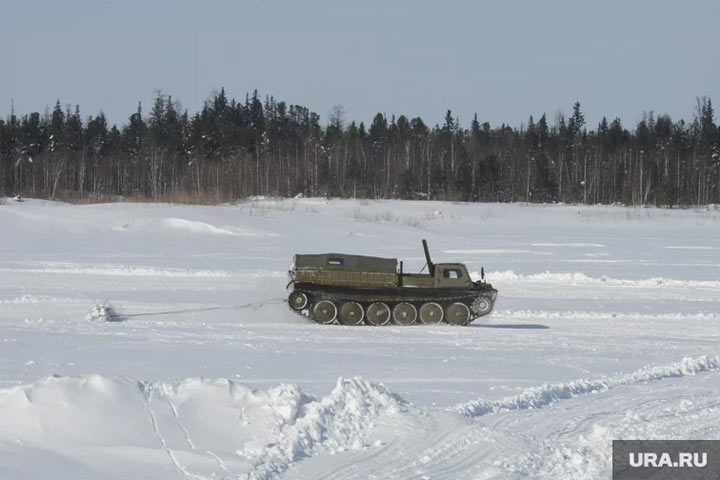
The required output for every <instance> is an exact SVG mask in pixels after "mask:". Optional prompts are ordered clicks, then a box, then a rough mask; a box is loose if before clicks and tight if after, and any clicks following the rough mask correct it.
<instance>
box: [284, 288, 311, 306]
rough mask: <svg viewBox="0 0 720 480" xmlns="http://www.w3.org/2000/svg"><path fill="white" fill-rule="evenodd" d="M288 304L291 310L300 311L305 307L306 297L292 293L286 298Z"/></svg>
mask: <svg viewBox="0 0 720 480" xmlns="http://www.w3.org/2000/svg"><path fill="white" fill-rule="evenodd" d="M288 303H289V304H290V308H292V309H293V310H302V309H303V308H305V307H307V304H308V297H307V295H305V294H304V293H303V292H298V291H294V292H292V293H291V294H290V296H289V297H288Z"/></svg>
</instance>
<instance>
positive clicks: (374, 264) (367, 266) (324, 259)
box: [294, 253, 397, 273]
mask: <svg viewBox="0 0 720 480" xmlns="http://www.w3.org/2000/svg"><path fill="white" fill-rule="evenodd" d="M294 269H295V270H305V269H313V270H331V271H344V272H373V273H397V258H382V257H369V256H365V255H347V254H344V253H321V254H316V255H295V258H294Z"/></svg>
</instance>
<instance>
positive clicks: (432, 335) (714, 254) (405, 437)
mask: <svg viewBox="0 0 720 480" xmlns="http://www.w3.org/2000/svg"><path fill="white" fill-rule="evenodd" d="M0 228H2V229H3V231H4V232H8V233H7V234H6V235H5V236H4V237H3V242H0V365H1V366H2V368H0V478H39V477H41V478H42V477H49V476H52V477H53V478H58V479H63V478H68V479H69V478H79V477H83V476H85V477H90V478H98V477H100V478H135V477H143V478H152V479H165V478H173V479H174V478H258V479H270V478H285V479H293V478H296V479H299V478H358V479H360V478H362V479H365V478H383V479H384V478H395V479H408V478H433V479H436V478H439V479H455V478H607V475H608V469H609V460H608V459H609V453H610V452H609V445H610V442H611V441H612V439H614V438H718V437H720V430H719V429H718V425H720V421H719V420H720V409H719V405H720V400H718V395H717V392H718V385H720V380H719V377H718V375H720V372H718V369H719V368H720V358H719V357H718V355H719V354H720V351H719V350H718V342H719V341H720V329H718V319H719V318H720V277H719V276H718V274H717V271H718V267H719V266H720V250H719V249H718V247H717V239H718V238H720V235H718V234H720V214H719V213H718V211H717V210H715V209H699V210H693V209H688V210H657V209H632V208H624V207H603V206H593V207H577V206H538V205H530V206H527V205H494V204H481V205H477V204H462V203H440V202H403V201H352V200H348V201H338V200H331V201H327V200H323V199H297V200H273V199H260V198H258V199H252V200H250V201H248V202H242V203H239V204H237V205H227V206H218V207H205V206H177V205H162V204H107V205H86V206H71V205H64V204H60V203H52V202H41V201H36V200H28V201H26V202H23V203H16V202H9V203H7V204H5V205H2V206H0ZM421 238H427V239H428V242H429V244H430V250H431V253H432V255H433V257H434V259H435V260H436V261H462V262H465V263H466V264H467V265H468V268H469V269H470V270H471V271H474V272H475V273H474V274H473V275H475V276H477V275H478V273H477V272H479V271H480V267H484V268H485V272H486V276H487V279H488V281H489V282H491V283H493V285H494V286H495V287H496V288H498V290H499V292H500V293H499V299H498V303H497V305H496V309H495V311H494V312H493V314H492V315H490V316H489V317H486V318H484V319H482V320H483V321H478V322H475V323H473V324H472V325H470V326H469V327H466V328H451V327H448V326H429V327H411V328H407V327H404V328H400V327H393V326H390V327H384V328H369V327H365V328H358V327H343V326H320V325H314V324H309V323H307V322H306V321H305V320H303V319H302V318H299V317H297V316H296V315H294V314H292V312H290V311H289V310H288V309H287V307H286V306H285V305H282V304H273V303H269V304H267V305H264V306H262V307H257V306H255V308H238V307H239V306H242V305H246V304H248V303H253V304H256V303H258V302H261V301H263V300H273V299H282V298H285V296H286V291H285V290H284V287H285V284H286V276H285V275H286V270H287V267H288V266H289V263H290V261H291V259H292V255H293V254H294V253H318V252H326V251H340V252H348V253H355V252H357V253H365V254H369V255H381V256H389V257H398V258H399V259H402V260H404V261H405V269H406V271H418V270H420V268H421V267H422V266H423V264H424V257H423V254H422V249H421V245H420V239H421ZM105 301H107V302H108V304H110V305H112V307H113V309H114V311H115V312H116V313H117V314H118V319H117V320H119V321H114V322H101V321H87V320H86V314H87V313H88V310H89V309H90V307H92V306H93V305H100V304H102V303H103V302H105ZM163 312H175V313H172V314H163ZM153 313H154V314H155V315H143V314H153Z"/></svg>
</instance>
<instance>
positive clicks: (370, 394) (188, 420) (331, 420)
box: [0, 375, 408, 479]
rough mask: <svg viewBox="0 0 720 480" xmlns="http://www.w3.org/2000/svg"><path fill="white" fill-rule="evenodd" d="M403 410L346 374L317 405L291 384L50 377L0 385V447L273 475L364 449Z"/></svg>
mask: <svg viewBox="0 0 720 480" xmlns="http://www.w3.org/2000/svg"><path fill="white" fill-rule="evenodd" d="M407 406H408V404H407V403H406V402H405V401H404V400H402V399H401V398H400V397H398V396H396V395H394V394H392V393H390V392H389V391H388V390H387V389H386V388H385V387H384V386H383V385H376V384H373V383H371V382H368V381H366V380H363V379H361V378H349V379H345V378H340V379H338V381H337V384H336V386H335V388H334V389H333V390H332V391H331V392H330V393H329V394H328V395H326V396H325V397H322V398H321V399H319V400H316V399H314V398H313V397H311V396H309V395H306V394H305V393H304V392H303V391H302V390H301V389H300V388H299V387H298V386H296V385H286V384H281V385H279V386H277V387H272V388H268V389H267V390H256V389H253V388H250V387H248V386H246V385H243V384H240V383H236V382H232V381H230V380H227V379H203V378H188V379H185V380H183V381H181V382H177V383H165V382H141V381H136V380H133V379H130V378H124V377H114V376H103V375H88V376H83V377H57V376H53V377H45V378H42V379H40V380H37V381H36V382H33V383H31V384H26V385H20V386H14V387H10V388H5V389H0V412H2V414H0V443H7V444H18V442H19V444H20V445H22V446H23V447H24V451H25V452H26V454H28V455H40V456H42V455H43V452H44V454H45V455H47V456H48V457H52V458H64V459H66V460H68V461H72V460H73V459H77V458H78V452H79V451H82V452H84V454H83V455H82V456H81V457H82V458H83V459H86V461H87V464H88V468H89V470H90V471H92V472H93V474H94V475H97V472H102V471H108V472H110V471H112V468H113V462H121V463H122V464H123V466H124V467H127V464H130V465H131V466H132V465H135V466H137V468H138V469H139V470H140V471H142V472H143V473H150V472H149V471H148V469H150V470H153V469H159V470H167V469H168V468H170V469H174V470H176V471H177V472H178V473H179V474H181V475H184V476H189V477H195V478H208V477H220V478H225V477H232V478H253V479H256V478H273V477H275V476H277V475H278V474H280V473H282V472H284V471H286V470H287V469H288V468H289V467H290V465H291V464H292V463H293V462H296V461H298V460H300V459H302V458H305V457H310V456H313V455H317V454H321V453H330V454H332V453H335V452H340V451H344V450H353V449H361V448H365V447H367V446H368V445H370V444H371V443H372V442H370V440H369V438H368V437H369V435H370V434H371V432H372V430H373V428H374V425H375V423H376V422H377V421H378V419H379V418H380V417H381V416H383V415H393V414H397V413H400V412H404V411H406V410H407ZM33 452H34V453H33ZM20 461H21V460H18V462H20ZM84 461H85V460H84ZM125 470H127V468H125ZM100 476H102V475H100ZM148 476H149V477H152V476H153V475H148Z"/></svg>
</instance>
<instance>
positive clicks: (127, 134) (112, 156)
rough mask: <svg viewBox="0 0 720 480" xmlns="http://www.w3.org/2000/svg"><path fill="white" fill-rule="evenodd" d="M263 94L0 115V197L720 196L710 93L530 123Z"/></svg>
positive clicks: (660, 199) (631, 201) (665, 202)
mask: <svg viewBox="0 0 720 480" xmlns="http://www.w3.org/2000/svg"><path fill="white" fill-rule="evenodd" d="M324 123H325V124H324V125H323V124H322V123H321V119H320V116H319V115H318V114H316V113H314V112H312V111H311V110H309V109H308V108H306V107H303V106H298V105H288V104H286V103H285V102H282V101H277V100H275V99H274V98H273V97H265V98H263V97H260V96H259V95H258V94H257V92H255V93H254V94H253V95H247V96H246V98H245V99H244V101H240V102H238V101H236V100H234V99H228V98H227V96H226V93H225V90H224V89H222V90H220V91H219V92H216V93H214V94H213V95H212V96H211V97H210V99H209V100H208V101H207V102H206V103H205V106H204V107H203V108H202V110H201V111H200V112H197V113H194V114H193V113H189V112H188V111H187V110H184V109H183V108H182V107H181V106H180V104H179V103H178V102H177V101H176V100H175V99H174V98H172V97H170V96H168V95H164V94H162V93H157V95H156V98H155V100H154V102H153V104H152V105H151V106H150V107H149V109H147V110H144V109H143V108H141V106H140V105H138V108H137V112H136V113H134V114H133V115H131V116H130V118H129V119H128V121H127V122H126V123H125V124H124V125H120V126H116V125H112V126H110V125H108V121H107V119H106V118H105V116H104V115H103V114H102V113H100V114H98V115H96V116H92V115H91V116H88V117H85V118H84V117H83V116H82V114H81V111H80V108H79V107H78V106H76V107H74V108H71V107H63V106H62V105H61V103H60V102H59V101H58V102H57V103H56V104H55V107H54V109H52V111H50V110H48V111H47V112H45V113H44V114H40V113H36V112H35V113H30V114H26V115H21V116H19V115H18V114H16V113H15V112H14V111H12V112H11V113H10V114H9V115H8V116H7V117H6V118H5V119H0V194H4V195H17V194H19V195H23V196H33V197H44V198H50V199H55V198H57V199H63V200H78V201H94V200H109V199H110V200H112V199H117V200H120V199H123V198H134V199H148V200H167V201H188V202H198V203H212V202H222V201H231V200H234V199H239V198H244V197H247V196H252V195H269V196H283V197H288V196H296V195H298V194H302V195H306V196H327V197H359V198H403V199H438V200H459V201H472V202H566V203H603V204H610V203H622V204H627V205H657V206H674V205H705V204H712V203H715V204H718V203H720V129H718V126H717V125H716V124H715V121H714V113H713V107H712V103H711V100H710V99H709V98H704V97H703V98H699V99H697V105H696V111H695V115H694V118H692V119H690V120H689V121H687V122H686V121H684V120H677V121H673V120H672V119H671V118H670V117H669V116H667V115H658V116H655V115H654V114H653V113H652V112H650V113H647V114H644V115H643V117H642V120H641V121H640V122H639V123H637V125H632V126H625V125H623V124H622V123H621V121H620V120H619V119H613V120H608V119H606V118H603V119H602V121H601V122H600V123H599V124H598V125H587V124H586V122H585V118H584V115H583V112H582V108H581V105H580V103H575V104H574V106H573V108H572V114H571V115H570V116H569V117H564V116H562V115H557V116H555V117H554V118H547V116H546V115H545V114H544V113H543V114H541V115H539V116H537V117H533V116H530V117H529V118H528V120H527V123H524V124H523V125H522V126H519V127H518V126H514V127H512V126H508V125H504V124H503V125H499V126H491V125H490V124H489V123H487V122H482V121H481V120H479V119H478V116H477V115H475V118H473V119H472V121H471V122H470V124H469V125H467V126H463V125H461V123H460V122H459V121H458V119H457V118H456V117H455V116H453V114H452V112H451V111H449V110H448V112H447V114H446V115H445V118H444V120H443V121H442V123H440V124H436V125H429V124H426V123H425V121H424V120H422V119H421V118H408V117H406V116H405V115H399V116H397V117H395V116H394V115H393V116H390V117H388V116H387V115H384V114H381V113H378V114H377V115H376V116H375V118H374V119H373V120H372V122H371V123H370V125H365V124H364V123H359V124H358V123H356V122H353V121H349V120H348V119H346V118H345V113H344V110H343V109H342V107H339V106H338V107H334V108H333V109H332V111H331V112H330V114H329V115H328V118H327V121H326V122H324Z"/></svg>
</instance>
